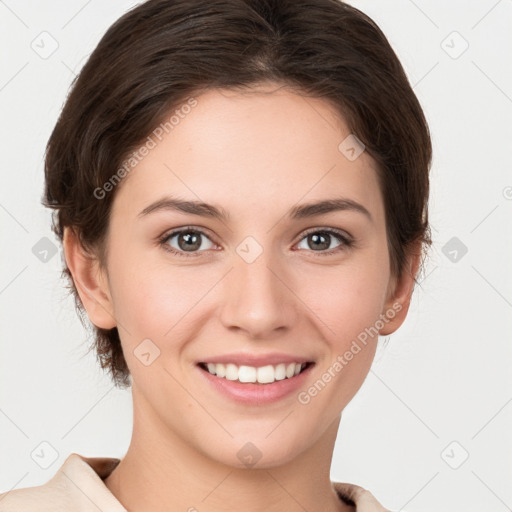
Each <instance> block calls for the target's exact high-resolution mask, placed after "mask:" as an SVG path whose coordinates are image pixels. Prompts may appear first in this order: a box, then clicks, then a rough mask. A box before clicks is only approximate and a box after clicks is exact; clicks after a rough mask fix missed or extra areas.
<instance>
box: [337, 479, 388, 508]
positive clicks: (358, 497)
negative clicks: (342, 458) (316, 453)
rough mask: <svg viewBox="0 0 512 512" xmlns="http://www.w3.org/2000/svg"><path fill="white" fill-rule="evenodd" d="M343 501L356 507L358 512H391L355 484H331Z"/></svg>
mask: <svg viewBox="0 0 512 512" xmlns="http://www.w3.org/2000/svg"><path fill="white" fill-rule="evenodd" d="M331 483H332V486H333V488H334V490H335V491H336V493H337V494H338V496H339V497H340V499H341V500H343V501H344V502H345V503H347V504H348V505H353V506H355V510H356V512H390V511H389V510H388V509H387V508H384V507H383V506H382V505H381V504H380V503H379V501H377V498H375V496H374V495H373V494H372V493H371V492H370V491H369V490H367V489H365V488H364V487H361V486H359V485H355V484H348V483H344V482H331Z"/></svg>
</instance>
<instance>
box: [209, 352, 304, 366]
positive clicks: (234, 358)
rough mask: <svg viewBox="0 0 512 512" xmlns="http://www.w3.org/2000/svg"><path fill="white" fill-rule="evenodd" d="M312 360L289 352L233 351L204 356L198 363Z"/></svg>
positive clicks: (263, 362) (261, 364) (267, 362)
mask: <svg viewBox="0 0 512 512" xmlns="http://www.w3.org/2000/svg"><path fill="white" fill-rule="evenodd" d="M312 362H313V360H312V359H311V358H307V357H300V356H294V355H290V354H279V353H273V354H247V353H242V352H240V353H234V354H224V355H222V356H212V357H206V358H204V359H203V360H201V361H200V363H203V364H207V363H213V364H222V363H226V364H227V363H231V364H235V365H237V366H242V365H244V366H256V367H259V366H266V365H269V364H271V365H276V364H279V363H301V364H302V363H312Z"/></svg>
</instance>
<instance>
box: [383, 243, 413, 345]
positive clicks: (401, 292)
mask: <svg viewBox="0 0 512 512" xmlns="http://www.w3.org/2000/svg"><path fill="white" fill-rule="evenodd" d="M420 261H421V242H417V243H416V244H415V245H414V246H413V247H412V249H410V250H409V252H408V255H407V259H406V264H405V266H404V270H403V272H402V276H401V277H400V279H396V278H394V279H391V280H390V285H389V287H388V295H387V298H386V302H385V304H384V309H383V311H382V314H383V315H385V316H387V318H388V320H387V322H385V325H384V327H383V328H382V329H380V331H379V334H380V335H381V336H386V335H389V334H392V333H394V332H395V331H396V330H397V329H398V328H399V327H400V326H401V325H402V324H403V322H404V320H405V318H406V317H407V312H408V311H409V305H410V303H411V297H412V292H413V289H414V284H415V278H416V275H417V273H418V269H419V266H420Z"/></svg>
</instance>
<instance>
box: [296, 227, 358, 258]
mask: <svg viewBox="0 0 512 512" xmlns="http://www.w3.org/2000/svg"><path fill="white" fill-rule="evenodd" d="M333 239H335V240H337V241H338V242H339V243H338V245H337V246H335V247H334V248H332V247H331V242H332V241H333ZM302 240H305V241H306V245H307V247H305V248H306V249H310V250H312V251H313V252H320V254H321V255H328V254H332V253H335V252H339V251H343V250H345V249H347V248H348V247H350V246H351V245H352V243H353V240H352V239H351V238H350V237H349V236H347V235H345V234H343V233H341V232H338V231H335V230H333V229H321V230H319V229H317V230H315V231H309V232H308V233H306V236H305V237H304V238H302ZM302 240H301V242H302ZM326 249H328V250H326Z"/></svg>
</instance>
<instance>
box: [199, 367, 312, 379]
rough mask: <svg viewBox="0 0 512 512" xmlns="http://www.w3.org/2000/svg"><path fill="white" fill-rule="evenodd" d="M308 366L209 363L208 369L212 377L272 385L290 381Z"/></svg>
mask: <svg viewBox="0 0 512 512" xmlns="http://www.w3.org/2000/svg"><path fill="white" fill-rule="evenodd" d="M305 366H306V363H302V364H301V363H289V364H285V363H281V364H277V365H275V366H273V365H271V364H269V365H267V366H260V367H259V368H256V367H255V366H237V365H236V364H232V363H228V364H220V363H219V364H215V363H207V364H206V367H207V369H208V371H209V372H210V373H211V374H212V375H216V376H217V377H220V378H225V379H228V380H238V381H239V382H253V383H256V382H259V383H260V384H271V383H272V382H275V381H276V380H283V379H290V378H291V377H293V376H295V375H298V374H299V373H300V372H301V370H303V369H304V368H305Z"/></svg>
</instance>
